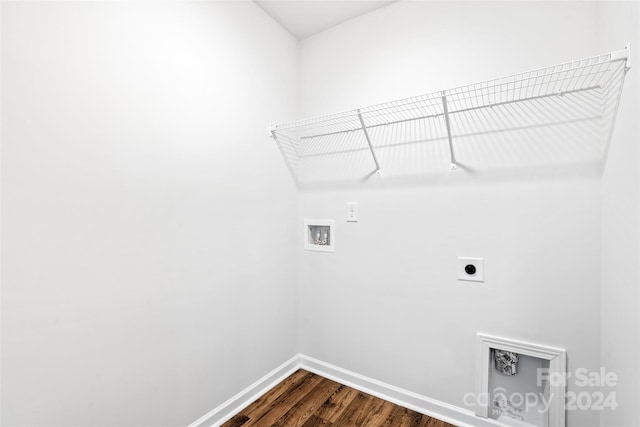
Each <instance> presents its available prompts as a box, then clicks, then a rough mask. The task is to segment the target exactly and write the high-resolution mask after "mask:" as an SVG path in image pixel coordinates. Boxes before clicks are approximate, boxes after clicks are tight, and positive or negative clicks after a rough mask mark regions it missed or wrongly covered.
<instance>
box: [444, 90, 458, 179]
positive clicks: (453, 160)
mask: <svg viewBox="0 0 640 427" xmlns="http://www.w3.org/2000/svg"><path fill="white" fill-rule="evenodd" d="M442 110H443V111H444V121H445V124H446V126H447V139H448V141H449V157H450V158H451V164H450V166H449V169H451V170H452V171H454V170H456V169H458V165H457V163H456V154H455V152H454V151H453V138H452V137H451V124H450V123H449V107H447V93H446V91H442Z"/></svg>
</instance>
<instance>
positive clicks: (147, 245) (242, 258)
mask: <svg viewBox="0 0 640 427" xmlns="http://www.w3.org/2000/svg"><path fill="white" fill-rule="evenodd" d="M297 58H298V46H297V42H296V41H295V40H294V39H293V37H291V36H290V35H289V34H288V33H286V31H284V30H283V29H282V28H280V27H279V26H278V25H277V24H276V23H275V22H274V21H273V20H272V19H271V18H270V17H268V16H267V15H266V14H265V13H264V12H263V11H262V10H261V9H260V8H258V7H257V6H256V5H255V4H253V3H252V2H15V3H14V2H2V95H3V97H2V125H3V126H2V154H3V155H2V207H3V211H2V230H3V234H2V266H3V269H2V341H3V342H2V344H3V345H2V365H3V366H2V425H4V426H72V425H76V426H176V425H187V424H189V423H191V422H193V421H195V420H196V419H197V418H199V417H200V416H202V415H204V414H205V413H207V412H208V411H210V410H211V409H213V408H214V407H215V406H217V405H219V404H220V403H222V402H224V401H225V400H227V399H228V398H230V397H231V396H233V395H234V394H235V393H237V392H239V391H240V390H242V389H243V388H245V387H246V386H248V385H249V384H251V383H253V382H254V381H255V380H257V379H258V378H260V377H261V376H263V375H264V374H266V373H267V372H269V371H270V370H272V369H273V368H275V367H276V366H278V365H279V364H281V363H282V362H284V361H285V360H287V359H289V358H290V357H291V356H292V355H293V354H295V353H296V352H297V339H298V334H297V331H298V328H297V319H298V313H297V308H296V307H297V266H296V265H295V263H293V262H291V260H292V259H295V257H296V256H297V252H296V251H295V250H296V249H297V246H298V239H297V235H296V229H295V225H294V224H295V223H296V211H297V195H296V191H295V187H294V186H293V184H292V183H291V180H290V178H289V175H288V173H287V170H286V168H285V167H284V166H283V164H282V160H281V158H280V156H279V153H278V152H277V150H275V149H274V147H273V145H272V144H271V143H270V142H271V141H270V139H269V138H268V137H267V132H266V126H267V124H268V123H269V122H270V121H277V120H282V119H284V118H288V117H290V116H291V115H292V114H295V108H296V90H297V82H296V79H297ZM249 119H250V120H249ZM274 247H275V248H276V249H277V250H274Z"/></svg>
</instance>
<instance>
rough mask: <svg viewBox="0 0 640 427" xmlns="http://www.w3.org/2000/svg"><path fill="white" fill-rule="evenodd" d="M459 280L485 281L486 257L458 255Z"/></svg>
mask: <svg viewBox="0 0 640 427" xmlns="http://www.w3.org/2000/svg"><path fill="white" fill-rule="evenodd" d="M458 280H466V281H469V282H484V258H471V257H458Z"/></svg>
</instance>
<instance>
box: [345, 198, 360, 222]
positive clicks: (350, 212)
mask: <svg viewBox="0 0 640 427" xmlns="http://www.w3.org/2000/svg"><path fill="white" fill-rule="evenodd" d="M347 222H358V202H349V203H347Z"/></svg>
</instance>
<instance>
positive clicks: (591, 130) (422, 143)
mask: <svg viewBox="0 0 640 427" xmlns="http://www.w3.org/2000/svg"><path fill="white" fill-rule="evenodd" d="M629 68H630V52H629V46H628V45H627V47H625V49H623V50H620V51H615V52H611V53H607V54H603V55H598V56H593V57H590V58H585V59H580V60H576V61H571V62H566V63H563V64H559V65H554V66H551V67H545V68H540V69H537V70H533V71H528V72H524V73H519V74H515V75H511V76H507V77H501V78H498V79H493V80H488V81H484V82H480V83H475V84H471V85H467V86H461V87H458V88H454V89H448V90H444V91H440V92H434V93H429V94H426V95H419V96H414V97H410V98H405V99H400V100H396V101H391V102H386V103H383V104H378V105H374V106H370V107H364V108H360V109H356V110H351V111H345V112H341V113H336V114H330V115H326V116H321V117H314V118H309V119H304V120H298V121H294V122H290V123H285V124H280V125H272V126H271V129H270V132H271V136H272V137H273V138H274V139H275V140H276V142H277V143H278V146H279V148H280V151H281V153H282V155H283V157H284V159H285V161H286V163H287V166H288V167H289V170H290V172H291V174H292V176H293V178H294V180H295V181H296V182H297V183H300V182H313V181H327V180H334V179H335V180H345V179H346V180H349V179H354V178H365V177H369V176H372V175H374V174H375V173H377V174H380V173H381V172H382V171H383V170H384V173H385V175H387V174H390V175H406V174H424V173H430V172H440V171H443V170H446V169H451V170H455V169H457V168H458V167H461V168H469V169H473V168H476V169H478V168H479V169H482V168H495V167H498V168H499V167H506V166H509V167H515V166H532V165H533V166H535V165H536V164H538V165H540V164H548V163H551V164H558V163H563V162H565V163H580V162H589V161H594V160H597V161H600V162H601V161H604V159H605V158H606V153H607V151H608V144H609V141H610V139H611V135H612V132H613V125H614V122H615V116H616V112H617V106H618V103H619V99H620V95H621V93H622V87H623V83H624V76H625V74H626V71H627V70H628V69H629Z"/></svg>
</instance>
